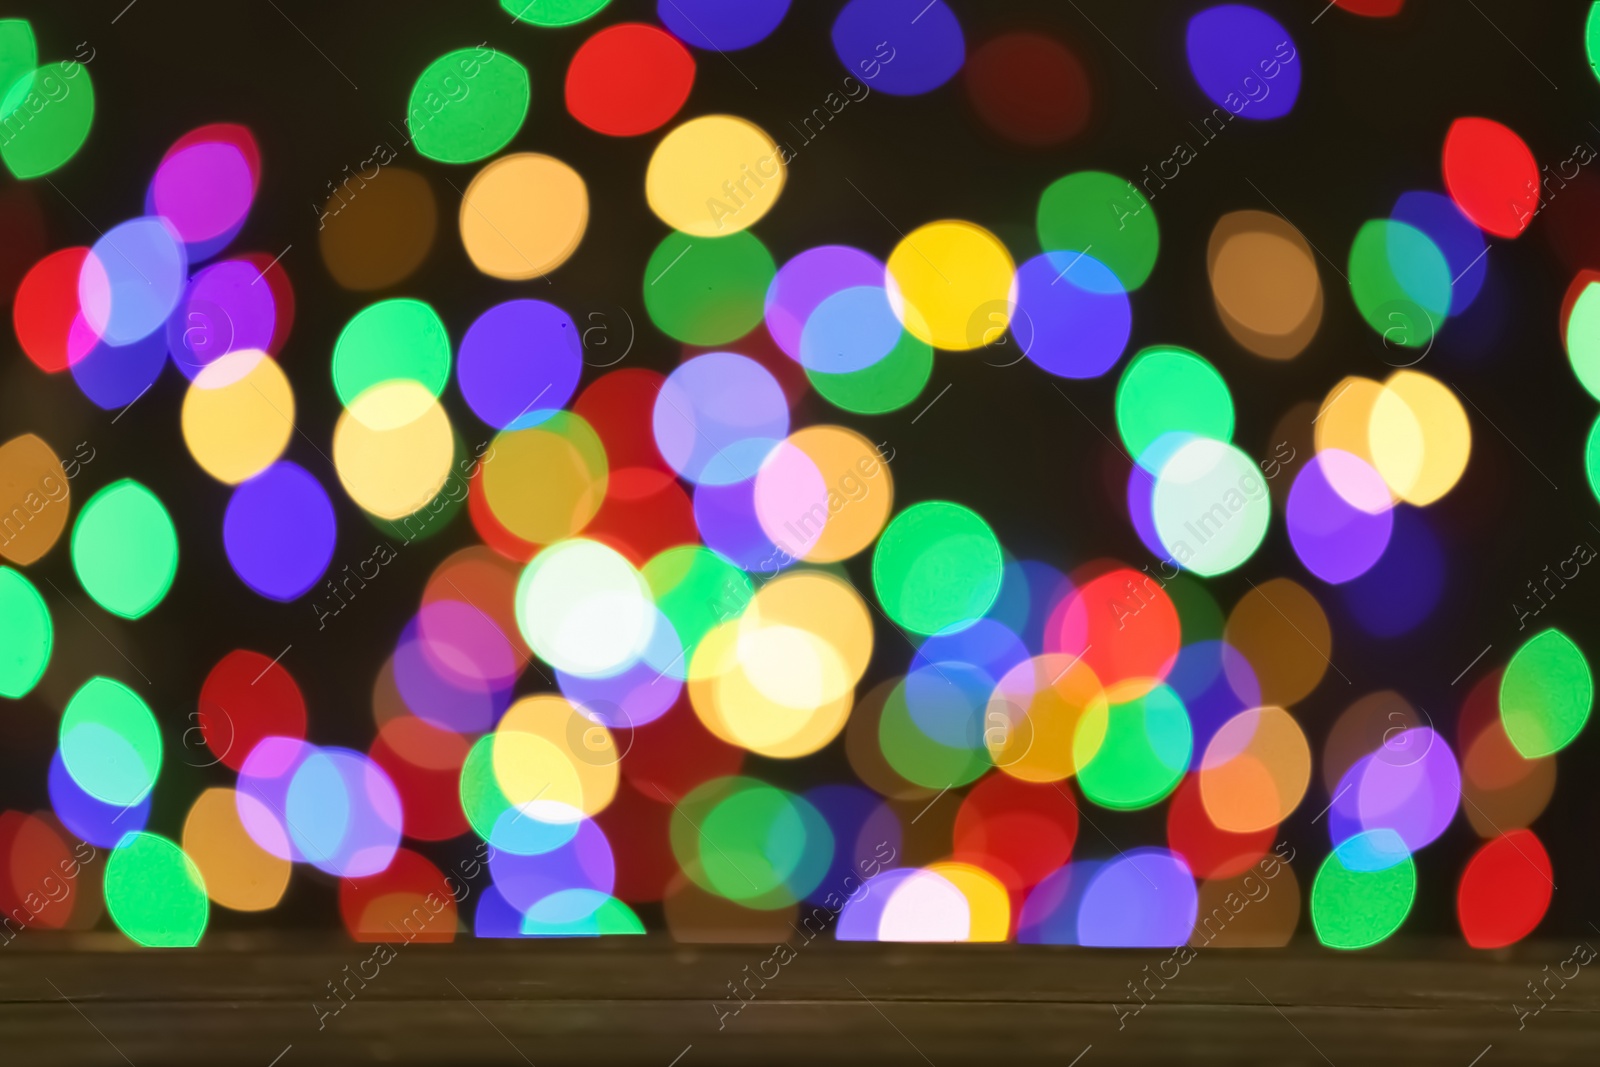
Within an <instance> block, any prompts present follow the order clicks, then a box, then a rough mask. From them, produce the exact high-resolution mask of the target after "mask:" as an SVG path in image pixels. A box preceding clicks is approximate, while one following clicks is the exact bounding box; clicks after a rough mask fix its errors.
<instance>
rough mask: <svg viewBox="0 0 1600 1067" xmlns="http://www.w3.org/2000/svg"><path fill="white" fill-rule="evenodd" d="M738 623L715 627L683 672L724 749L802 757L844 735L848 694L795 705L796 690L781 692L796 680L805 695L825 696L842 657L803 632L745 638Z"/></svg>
mask: <svg viewBox="0 0 1600 1067" xmlns="http://www.w3.org/2000/svg"><path fill="white" fill-rule="evenodd" d="M742 623H743V619H742V618H741V619H738V620H733V621H730V622H726V623H723V624H722V625H720V626H717V627H714V628H713V629H712V630H711V631H710V632H709V633H707V634H706V636H705V637H704V638H702V639H701V641H700V644H699V646H698V647H696V649H695V652H694V657H693V659H692V660H691V661H690V666H689V702H690V704H691V705H692V706H693V707H694V710H695V714H696V715H697V716H699V718H700V721H701V722H702V723H703V724H704V725H705V727H706V729H708V730H710V731H711V732H712V733H713V734H715V735H716V736H717V737H719V738H721V739H722V740H723V741H726V742H727V743H728V744H730V745H738V746H739V747H741V748H746V749H749V750H750V751H751V752H754V753H756V754H758V755H762V756H767V757H769V758H772V759H797V758H799V757H801V756H809V755H810V754H811V753H813V752H815V751H817V750H818V749H820V748H821V747H822V746H823V745H826V744H827V743H828V742H829V741H832V740H833V739H834V738H835V737H836V736H838V734H839V731H840V730H842V729H844V724H845V722H846V721H847V720H848V719H849V717H850V709H851V707H852V706H854V703H855V690H854V689H853V688H846V689H845V690H844V692H843V693H842V694H841V695H839V696H838V697H836V698H834V699H832V700H826V701H824V702H822V703H818V704H814V705H812V706H806V707H797V706H796V701H797V697H796V689H795V688H787V689H786V688H785V687H786V686H787V687H797V682H796V675H797V674H798V675H800V676H802V677H804V678H806V684H805V688H806V689H807V690H808V691H809V694H810V695H811V696H819V695H825V694H826V692H827V691H828V690H830V689H834V688H837V687H838V685H839V680H840V679H842V678H843V677H844V676H845V675H846V667H845V662H844V660H843V657H841V656H840V655H839V652H838V650H837V649H836V648H834V646H833V645H831V644H830V643H829V642H827V641H825V640H823V639H822V638H821V637H819V636H817V635H816V634H813V633H811V632H809V631H806V630H801V629H798V628H796V627H791V626H783V625H769V626H767V627H765V628H761V629H759V630H757V631H756V632H755V633H754V634H752V632H751V631H750V630H748V629H747V628H745V627H744V626H743V625H742ZM747 658H748V663H747ZM786 660H787V661H788V662H786ZM795 660H798V661H800V663H801V664H802V666H796V665H795V663H794V662H793V661H795ZM751 672H753V673H754V674H755V675H756V677H755V678H752V677H751ZM807 672H809V673H807ZM770 693H777V694H779V695H780V696H782V699H781V700H779V699H774V697H773V696H771V695H769V694H770Z"/></svg>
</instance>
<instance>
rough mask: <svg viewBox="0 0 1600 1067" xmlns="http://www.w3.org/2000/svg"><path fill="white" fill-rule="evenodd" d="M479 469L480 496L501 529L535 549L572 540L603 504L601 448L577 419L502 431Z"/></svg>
mask: <svg viewBox="0 0 1600 1067" xmlns="http://www.w3.org/2000/svg"><path fill="white" fill-rule="evenodd" d="M493 456H494V459H493V461H492V462H486V463H484V465H483V495H484V500H485V502H486V503H487V504H488V505H489V510H490V511H492V512H494V517H495V518H496V519H498V520H499V521H500V524H501V525H502V526H504V527H505V528H506V529H507V530H509V531H511V532H512V533H513V534H515V535H516V536H518V537H520V538H522V539H523V540H524V541H529V542H531V543H533V544H536V545H548V544H553V543H554V542H556V541H560V540H563V539H565V538H568V537H573V536H576V535H577V534H578V533H579V532H580V531H582V530H583V528H584V527H585V526H587V525H588V524H589V520H590V519H592V518H594V516H595V513H596V512H597V511H599V510H600V505H601V503H602V502H604V500H605V496H606V486H607V484H608V482H609V479H608V476H607V464H606V450H605V445H604V444H603V443H601V441H600V437H599V435H598V434H596V433H595V432H594V429H593V428H592V427H591V426H590V425H589V424H588V423H587V422H585V421H584V420H583V418H582V417H580V416H578V415H574V414H571V413H570V412H565V411H561V412H557V413H555V414H554V415H552V416H551V417H550V418H549V419H547V420H545V421H544V422H542V423H540V424H539V425H538V426H533V427H530V428H528V429H525V430H503V431H501V432H500V434H498V435H497V436H496V437H495V439H494V452H493Z"/></svg>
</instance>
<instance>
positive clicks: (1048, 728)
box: [983, 653, 1109, 782]
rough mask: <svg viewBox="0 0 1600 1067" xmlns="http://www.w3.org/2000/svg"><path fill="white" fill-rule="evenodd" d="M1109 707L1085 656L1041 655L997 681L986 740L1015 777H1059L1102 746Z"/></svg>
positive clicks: (1029, 779) (1045, 779)
mask: <svg viewBox="0 0 1600 1067" xmlns="http://www.w3.org/2000/svg"><path fill="white" fill-rule="evenodd" d="M1108 707H1109V704H1108V701H1107V697H1106V691H1105V688H1104V686H1102V685H1101V683H1100V678H1099V676H1097V675H1096V674H1095V672H1094V670H1093V669H1092V668H1090V667H1089V665H1088V664H1086V663H1084V662H1083V660H1082V659H1081V658H1080V657H1077V656H1067V655H1062V654H1060V653H1050V654H1047V655H1043V656H1035V657H1034V658H1032V659H1030V660H1027V661H1025V662H1023V663H1019V664H1017V666H1015V667H1013V668H1012V669H1011V670H1010V671H1008V672H1007V673H1006V675H1005V677H1004V678H1002V679H1001V680H1000V683H999V684H998V685H996V686H995V689H994V694H993V695H992V696H991V697H990V698H989V706H988V708H987V709H986V710H985V712H984V720H983V726H984V731H983V741H984V745H985V746H986V747H987V748H988V749H989V758H990V759H991V760H993V761H994V765H995V766H996V767H999V768H1000V769H1001V770H1002V771H1004V772H1005V773H1007V774H1009V775H1011V776H1012V777H1013V778H1020V779H1021V780H1022V781H1025V782H1059V781H1061V780H1062V779H1064V778H1070V777H1071V776H1072V775H1074V774H1077V773H1078V771H1079V770H1080V769H1082V768H1083V767H1084V766H1085V765H1086V764H1087V763H1088V762H1089V761H1090V760H1092V759H1093V758H1094V757H1095V755H1096V754H1097V753H1098V752H1099V751H1100V745H1101V743H1102V742H1103V741H1104V740H1105V735H1106V726H1107V722H1108V718H1107V709H1108Z"/></svg>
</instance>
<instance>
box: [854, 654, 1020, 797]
mask: <svg viewBox="0 0 1600 1067" xmlns="http://www.w3.org/2000/svg"><path fill="white" fill-rule="evenodd" d="M972 735H973V736H972V747H971V748H952V747H950V746H949V745H945V744H941V743H940V742H938V741H936V740H934V739H933V738H931V737H929V736H928V734H927V732H926V731H924V730H923V729H922V728H921V727H920V726H918V725H917V723H916V720H915V719H913V718H912V717H911V707H910V705H908V704H907V703H906V683H905V679H903V678H902V679H901V680H900V682H899V683H898V684H897V685H895V687H894V689H893V690H891V691H890V693H889V697H888V699H887V700H885V701H884V704H883V714H882V716H881V717H880V718H879V719H878V747H879V748H880V749H882V750H883V758H884V759H885V760H887V761H888V763H889V766H890V767H892V768H893V769H894V772H895V773H896V774H898V775H899V776H900V777H902V778H904V779H905V780H906V781H908V782H911V783H913V784H915V785H920V786H922V787H923V788H925V789H947V788H952V787H954V786H960V785H966V784H967V783H968V782H973V781H976V780H977V779H979V778H980V777H982V776H983V773H984V772H985V771H987V770H988V769H989V768H990V767H992V766H993V765H994V764H993V762H992V760H991V759H990V755H989V750H988V748H987V747H986V746H985V745H984V743H983V734H982V725H981V723H980V722H979V721H978V720H976V719H974V720H973V730H972Z"/></svg>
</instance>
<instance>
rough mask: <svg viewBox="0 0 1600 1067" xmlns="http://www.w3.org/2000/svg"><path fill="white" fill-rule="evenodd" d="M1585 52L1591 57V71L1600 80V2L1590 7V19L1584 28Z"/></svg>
mask: <svg viewBox="0 0 1600 1067" xmlns="http://www.w3.org/2000/svg"><path fill="white" fill-rule="evenodd" d="M1583 50H1584V53H1585V54H1586V55H1587V56H1588V57H1589V69H1590V70H1592V71H1593V72H1594V76H1595V77H1596V78H1600V2H1596V3H1594V4H1591V5H1589V18H1588V21H1587V22H1585V23H1584V26H1583Z"/></svg>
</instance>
